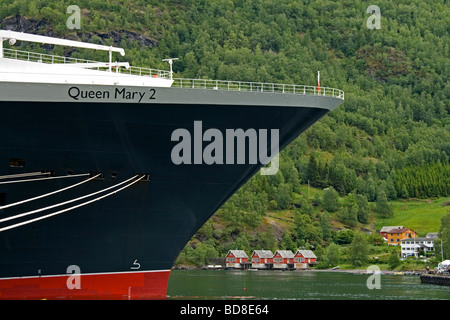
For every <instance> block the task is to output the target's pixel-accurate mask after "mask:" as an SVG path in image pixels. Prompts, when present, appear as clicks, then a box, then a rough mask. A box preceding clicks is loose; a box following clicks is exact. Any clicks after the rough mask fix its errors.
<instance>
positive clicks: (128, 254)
mask: <svg viewBox="0 0 450 320" xmlns="http://www.w3.org/2000/svg"><path fill="white" fill-rule="evenodd" d="M6 41H7V42H9V44H10V46H8V47H9V48H5V46H4V43H5V42H6ZM17 41H25V42H34V43H38V45H39V44H51V45H55V46H69V47H76V48H80V49H83V50H102V51H105V52H108V53H109V60H108V61H106V62H98V61H89V60H82V59H75V58H70V57H60V56H54V55H49V54H43V53H36V52H26V51H20V50H16V49H14V48H15V47H14V44H15V43H16V42H17ZM118 54H120V55H122V56H123V55H125V51H124V49H122V48H117V47H111V46H103V45H97V44H91V43H84V42H79V41H73V40H66V39H58V38H53V37H46V36H41V35H35V34H26V33H20V32H14V31H9V30H0V119H1V125H0V299H165V298H166V292H167V284H168V281H169V276H170V271H171V269H172V267H173V265H174V262H175V260H176V258H177V256H178V255H179V253H180V251H181V250H182V249H183V247H184V246H185V245H186V243H187V242H188V241H189V240H190V239H191V237H192V236H193V235H194V234H195V232H196V231H197V230H198V229H199V228H200V227H201V226H202V225H203V224H204V223H205V222H206V221H207V220H208V219H209V218H210V217H211V216H212V215H213V214H214V213H215V212H216V211H217V210H218V209H219V208H220V206H221V205H222V204H224V203H225V202H226V201H227V199H229V198H230V197H231V196H232V195H233V194H234V193H235V192H236V191H237V190H238V189H239V188H240V187H241V186H242V185H243V184H244V183H245V182H246V181H247V180H248V179H250V177H252V176H253V175H255V174H273V173H275V172H276V171H277V167H276V162H275V161H274V159H276V158H277V154H278V152H279V151H280V150H282V148H284V147H285V146H286V145H288V144H289V143H290V142H291V141H292V140H293V139H295V138H296V137H297V136H298V135H299V134H301V133H302V132H303V131H304V130H305V129H307V128H308V127H309V126H311V125H312V124H313V123H315V122H316V121H318V120H319V119H320V118H321V117H323V116H324V115H325V114H327V113H328V112H330V111H331V110H333V109H334V108H336V107H337V106H338V105H340V104H341V103H343V101H344V92H343V91H341V90H339V89H334V88H327V87H320V86H317V87H316V86H306V85H288V84H275V83H259V82H239V81H224V80H197V79H181V78H174V77H173V72H172V63H173V62H174V59H168V60H167V61H168V62H169V65H168V66H169V68H170V70H169V71H165V70H155V69H149V68H139V67H134V66H130V64H129V63H126V62H115V61H114V58H115V56H116V55H118ZM105 56H106V53H105ZM233 134H234V135H233Z"/></svg>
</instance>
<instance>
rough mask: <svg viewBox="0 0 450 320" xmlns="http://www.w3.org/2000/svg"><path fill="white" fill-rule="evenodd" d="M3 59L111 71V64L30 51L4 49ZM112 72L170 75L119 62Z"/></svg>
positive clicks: (112, 67)
mask: <svg viewBox="0 0 450 320" xmlns="http://www.w3.org/2000/svg"><path fill="white" fill-rule="evenodd" d="M3 57H4V58H9V59H16V60H23V61H31V62H40V63H46V64H76V65H78V66H79V67H83V64H86V67H85V68H86V69H95V70H98V71H109V63H108V62H105V63H100V62H98V61H94V60H86V59H79V58H72V57H63V56H56V55H51V54H45V53H37V52H29V51H21V50H14V49H7V48H4V49H3ZM87 64H103V66H97V67H94V68H92V67H90V66H88V65H87ZM111 70H112V72H116V73H122V74H131V75H135V76H148V77H158V78H163V79H169V77H170V74H169V71H166V70H158V69H151V68H142V67H133V66H131V67H128V68H126V67H124V66H118V62H112V63H111Z"/></svg>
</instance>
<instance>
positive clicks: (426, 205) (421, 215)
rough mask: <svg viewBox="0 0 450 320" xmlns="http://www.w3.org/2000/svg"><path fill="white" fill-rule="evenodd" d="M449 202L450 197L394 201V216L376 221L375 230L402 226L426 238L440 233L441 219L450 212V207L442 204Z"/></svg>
mask: <svg viewBox="0 0 450 320" xmlns="http://www.w3.org/2000/svg"><path fill="white" fill-rule="evenodd" d="M449 201H450V197H447V198H437V199H429V200H427V199H408V200H397V201H392V202H391V205H392V206H393V208H394V216H393V217H392V218H390V219H380V218H378V219H376V222H375V229H381V227H382V226H399V225H402V226H404V227H406V228H411V229H413V230H414V231H416V232H417V233H418V235H419V236H425V235H426V234H427V233H428V232H438V231H439V228H440V226H441V218H442V217H443V216H444V215H445V214H447V213H449V212H450V206H449V205H447V206H443V205H442V204H443V203H444V202H449Z"/></svg>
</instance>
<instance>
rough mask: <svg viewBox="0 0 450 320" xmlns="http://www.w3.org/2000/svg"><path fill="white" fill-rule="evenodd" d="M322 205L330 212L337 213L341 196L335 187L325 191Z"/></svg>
mask: <svg viewBox="0 0 450 320" xmlns="http://www.w3.org/2000/svg"><path fill="white" fill-rule="evenodd" d="M322 205H323V207H324V208H325V210H327V211H329V212H335V211H337V210H338V209H339V194H338V193H337V191H336V190H334V188H333V187H328V188H325V189H324V190H323V194H322Z"/></svg>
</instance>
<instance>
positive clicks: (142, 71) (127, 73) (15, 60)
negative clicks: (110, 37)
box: [0, 30, 173, 87]
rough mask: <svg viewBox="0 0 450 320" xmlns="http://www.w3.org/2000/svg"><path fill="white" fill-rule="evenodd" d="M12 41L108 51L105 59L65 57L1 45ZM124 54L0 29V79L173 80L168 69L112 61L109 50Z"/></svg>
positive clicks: (159, 83) (155, 83)
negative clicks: (93, 59)
mask: <svg viewBox="0 0 450 320" xmlns="http://www.w3.org/2000/svg"><path fill="white" fill-rule="evenodd" d="M5 40H8V41H9V43H10V44H11V45H14V44H15V43H16V41H17V40H19V41H28V42H37V43H41V44H53V45H61V46H70V47H77V48H85V49H92V50H102V51H108V52H109V61H108V62H97V61H88V60H82V59H74V58H65V57H59V56H53V55H47V54H41V53H33V52H25V51H19V50H12V49H4V48H3V41H5ZM113 52H116V53H120V54H121V55H122V56H124V55H125V50H124V49H123V48H116V47H112V46H110V47H108V46H103V45H98V44H92V43H85V42H78V41H72V40H66V39H57V38H52V37H45V36H39V35H34V34H26V33H22V32H15V31H9V30H0V81H9V82H23V81H24V79H26V80H27V82H30V83H68V84H87V85H121V86H148V87H170V86H171V85H172V83H173V80H172V79H171V77H170V73H169V72H168V71H163V70H155V69H148V68H136V67H130V65H129V64H128V63H126V62H114V61H113V60H112V53H113Z"/></svg>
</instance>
